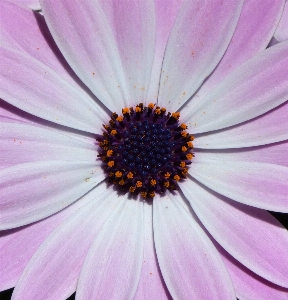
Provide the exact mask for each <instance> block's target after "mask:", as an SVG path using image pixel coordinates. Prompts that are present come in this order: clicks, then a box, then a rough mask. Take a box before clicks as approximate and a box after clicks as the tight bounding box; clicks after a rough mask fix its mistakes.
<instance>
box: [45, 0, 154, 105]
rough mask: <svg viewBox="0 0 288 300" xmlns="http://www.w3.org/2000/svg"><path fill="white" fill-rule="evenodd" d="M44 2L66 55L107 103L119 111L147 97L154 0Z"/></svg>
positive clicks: (49, 0) (50, 24)
mask: <svg viewBox="0 0 288 300" xmlns="http://www.w3.org/2000/svg"><path fill="white" fill-rule="evenodd" d="M56 2H57V5H56ZM41 3H42V9H43V13H44V16H45V19H46V21H47V24H48V26H49V28H50V31H51V33H52V35H53V37H54V39H55V41H56V43H57V45H58V47H59V48H60V49H61V52H62V53H63V55H64V57H65V58H66V59H67V61H68V62H69V64H70V65H71V67H72V68H73V70H74V71H75V72H76V74H77V75H78V76H79V78H81V79H82V81H83V82H84V83H85V84H86V85H87V86H88V87H89V88H90V89H91V91H92V92H93V93H94V94H95V95H96V96H97V97H98V98H99V99H100V100H101V101H102V102H103V104H104V105H106V106H107V107H108V108H109V109H110V110H112V111H114V110H115V109H116V110H118V111H121V109H122V108H123V105H129V104H132V103H133V104H134V103H135V102H136V103H137V101H138V102H143V100H145V95H146V94H147V88H148V84H149V79H150V74H151V67H152V63H153V55H154V41H155V12H154V3H153V2H152V1H151V0H149V1H116V0H109V1H92V0H89V1H85V2H83V1H80V0H77V1H76V0H75V1H69V0H66V1H61V2H60V3H59V1H58V0H43V1H41ZM147 24H149V26H147ZM64 37H65V38H64Z"/></svg>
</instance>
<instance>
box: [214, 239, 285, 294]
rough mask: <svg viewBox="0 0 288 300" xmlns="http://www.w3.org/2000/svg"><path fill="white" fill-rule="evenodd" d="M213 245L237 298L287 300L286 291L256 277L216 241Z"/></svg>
mask: <svg viewBox="0 0 288 300" xmlns="http://www.w3.org/2000/svg"><path fill="white" fill-rule="evenodd" d="M213 242H214V245H215V247H216V248H217V250H218V251H219V253H220V254H221V257H222V259H223V261H224V263H225V265H226V268H227V270H228V272H229V274H230V276H231V278H232V281H233V285H234V287H235V291H236V295H237V298H239V299H241V300H255V299H261V300H271V299H273V300H287V299H288V289H286V288H283V287H280V286H278V285H276V284H273V283H271V282H269V281H267V280H265V279H264V278H262V277H260V276H258V275H256V274H255V273H253V272H252V271H250V270H249V269H247V268H246V267H244V266H243V265H241V264H240V263H239V262H238V261H237V260H236V259H234V258H233V256H231V255H230V254H229V253H228V252H227V251H225V250H224V249H223V248H222V247H221V246H220V245H219V244H218V243H217V242H216V241H214V240H213Z"/></svg>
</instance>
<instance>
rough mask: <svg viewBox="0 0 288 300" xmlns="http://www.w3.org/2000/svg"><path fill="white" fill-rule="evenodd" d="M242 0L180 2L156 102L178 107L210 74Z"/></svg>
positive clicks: (233, 26) (225, 44) (172, 107)
mask: <svg viewBox="0 0 288 300" xmlns="http://www.w3.org/2000/svg"><path fill="white" fill-rule="evenodd" d="M242 4H243V1H235V0H232V1H231V0H230V1H222V0H215V1H201V0H196V1H185V2H184V3H183V4H182V6H181V8H180V11H179V13H178V15H177V18H176V21H175V23H174V25H173V28H172V31H171V34H170V36H169V39H168V43H167V47H166V50H165V56H164V61H163V66H162V71H161V79H160V87H159V98H158V104H159V105H161V106H167V105H169V108H170V109H171V110H177V109H179V108H180V107H181V106H182V105H183V104H184V103H185V102H186V101H187V100H188V99H189V98H190V97H191V96H192V94H194V93H195V92H196V90H197V89H198V88H199V86H200V85H201V84H202V82H203V81H204V80H205V78H206V77H207V76H208V75H210V73H211V72H212V71H213V70H214V68H215V67H216V66H217V64H218V63H219V61H220V59H221V57H222V56H223V54H224V52H225V50H226V48H227V46H228V44H229V42H230V40H231V37H232V35H233V32H234V30H235V27H236V25H237V22H238V19H239V16H240V12H241V8H242ZM187 28H189V29H188V30H187Z"/></svg>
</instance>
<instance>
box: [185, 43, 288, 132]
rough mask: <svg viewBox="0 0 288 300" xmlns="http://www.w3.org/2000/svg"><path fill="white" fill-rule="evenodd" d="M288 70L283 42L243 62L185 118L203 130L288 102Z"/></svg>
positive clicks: (188, 122) (287, 51)
mask: <svg viewBox="0 0 288 300" xmlns="http://www.w3.org/2000/svg"><path fill="white" fill-rule="evenodd" d="M287 73H288V42H283V43H279V45H275V46H274V47H271V48H269V49H267V50H265V51H263V52H262V53H260V54H258V55H256V56H254V57H253V58H251V59H250V60H248V61H247V62H245V63H244V64H242V65H241V66H240V67H239V68H237V69H236V70H235V71H234V72H232V73H231V74H230V75H229V76H227V77H226V78H225V79H224V80H223V81H221V83H220V84H218V85H217V86H216V87H215V88H214V89H213V90H212V91H211V92H210V93H209V95H207V96H206V97H205V98H204V99H203V100H202V101H201V103H199V104H198V105H197V106H196V107H195V108H192V109H191V110H190V111H189V113H188V114H187V116H186V117H185V118H184V119H183V121H184V122H185V123H187V124H188V125H191V126H192V127H193V132H194V133H203V132H208V131H213V130H218V129H222V128H226V127H229V126H233V125H236V124H239V123H242V122H245V121H247V120H250V119H252V118H255V117H258V116H260V115H262V114H264V113H266V112H268V111H269V110H271V109H273V108H275V107H277V106H279V105H281V104H282V103H284V102H286V101H287V98H288V92H287V85H288V76H287ZM219 116H221V118H219Z"/></svg>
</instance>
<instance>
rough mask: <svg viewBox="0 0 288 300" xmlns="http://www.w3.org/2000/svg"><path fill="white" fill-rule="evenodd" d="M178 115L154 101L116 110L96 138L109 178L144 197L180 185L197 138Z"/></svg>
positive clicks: (173, 188)
mask: <svg viewBox="0 0 288 300" xmlns="http://www.w3.org/2000/svg"><path fill="white" fill-rule="evenodd" d="M179 117H180V113H179V112H175V113H172V114H171V113H166V109H165V108H164V107H163V108H160V107H158V106H155V105H154V104H152V103H150V104H149V105H148V107H144V106H143V104H142V103H140V104H139V105H137V106H136V107H135V109H134V108H133V107H131V108H130V109H129V108H124V109H122V115H119V116H118V115H117V114H116V113H113V114H112V116H111V120H110V121H109V125H103V127H104V129H105V131H104V133H103V135H102V136H99V137H98V138H97V141H98V142H99V155H98V157H100V158H101V159H102V161H103V168H104V170H105V171H106V172H107V174H108V178H109V182H110V183H113V184H115V185H117V186H118V187H120V188H121V189H123V190H124V191H126V192H128V191H129V192H130V193H137V194H141V196H142V197H144V198H147V197H149V198H153V197H154V196H155V193H165V192H166V190H176V189H178V182H179V181H181V180H183V179H184V178H186V175H187V173H188V168H187V167H188V165H190V164H191V160H192V158H193V153H192V148H193V144H192V141H193V140H194V137H193V136H192V135H190V134H189V133H187V132H186V129H187V126H186V125H185V124H180V123H179Z"/></svg>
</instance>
